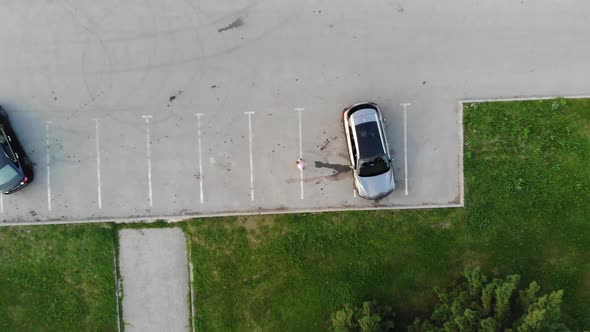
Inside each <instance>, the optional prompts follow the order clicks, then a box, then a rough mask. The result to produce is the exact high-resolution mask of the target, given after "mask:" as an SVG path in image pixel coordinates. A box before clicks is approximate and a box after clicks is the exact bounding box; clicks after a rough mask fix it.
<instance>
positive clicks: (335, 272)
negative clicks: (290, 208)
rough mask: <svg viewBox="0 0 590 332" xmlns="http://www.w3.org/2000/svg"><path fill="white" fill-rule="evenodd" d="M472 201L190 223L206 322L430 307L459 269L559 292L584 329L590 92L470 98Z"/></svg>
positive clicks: (290, 322)
mask: <svg viewBox="0 0 590 332" xmlns="http://www.w3.org/2000/svg"><path fill="white" fill-rule="evenodd" d="M464 122H465V181H466V208H464V209H446V210H420V211H407V210H406V211H379V212H346V213H322V214H303V215H278V216H263V217H239V218H218V219H201V220H194V221H192V222H190V223H187V224H185V225H184V227H185V230H186V231H187V233H188V234H190V238H191V244H192V260H193V264H194V266H195V270H196V272H195V285H194V286H195V291H196V298H195V306H196V325H197V327H198V328H199V329H200V330H220V329H228V328H233V329H236V330H252V329H263V330H306V331H307V330H318V329H325V328H326V327H327V326H328V319H329V315H330V313H331V312H332V311H334V310H335V309H337V308H338V307H339V306H340V305H341V304H343V303H352V304H358V303H359V302H361V301H363V300H367V299H376V300H378V301H380V302H382V303H390V304H392V305H393V308H394V310H395V311H396V312H397V313H398V321H399V322H402V323H403V322H408V321H409V320H410V319H411V318H412V317H413V316H414V315H415V314H416V313H425V312H427V311H428V310H429V309H431V308H432V306H433V303H434V300H435V298H434V294H433V292H432V287H433V286H446V285H449V284H450V283H451V282H452V281H453V280H455V279H457V278H458V277H459V276H460V275H461V273H462V272H463V269H464V267H465V266H475V265H478V266H481V267H482V269H483V270H484V271H485V272H486V273H487V274H490V275H497V276H504V275H506V274H513V273H518V274H521V275H522V277H523V279H522V280H521V282H522V283H527V284H528V282H529V281H530V280H537V281H538V282H539V283H540V285H541V287H542V291H547V290H549V289H559V288H562V289H564V290H565V300H564V311H565V313H566V315H567V316H566V322H567V323H568V324H569V325H570V327H574V328H582V327H585V328H589V327H590V307H589V306H588V305H587V304H588V303H590V259H589V257H590V220H589V217H588V216H589V215H590V208H589V205H590V204H589V203H590V167H589V165H590V101H588V100H568V101H565V100H549V101H532V102H510V103H504V102H503V103H483V104H477V105H468V106H467V107H466V109H465V121H464Z"/></svg>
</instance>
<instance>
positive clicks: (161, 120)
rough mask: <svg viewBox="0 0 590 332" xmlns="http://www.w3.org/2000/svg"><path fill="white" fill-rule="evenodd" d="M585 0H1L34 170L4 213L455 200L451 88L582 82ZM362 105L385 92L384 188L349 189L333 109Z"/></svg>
mask: <svg viewBox="0 0 590 332" xmlns="http://www.w3.org/2000/svg"><path fill="white" fill-rule="evenodd" d="M589 10H590V3H589V2H587V1H582V0H580V1H573V0H570V1H560V2H559V3H557V2H555V1H550V0H538V1H534V2H532V1H511V0H500V1H498V0H494V1H492V0H486V1H471V0H457V1H453V2H444V3H443V2H440V1H435V0H429V1H425V0H421V1H395V0H379V1H370V2H369V1H351V0H345V1H344V0H340V1H335V0H332V1H311V0H304V1H287V0H280V1H264V0H240V1H235V0H232V1H230V0H199V1H195V2H193V1H185V0H169V1H146V2H142V3H139V2H120V1H114V0H104V1H98V2H97V1H87V0H86V1H76V2H70V1H42V0H38V1H34V0H33V1H9V2H7V3H5V4H3V5H1V6H0V27H1V29H0V42H1V43H2V45H3V55H2V61H1V62H0V72H1V73H2V80H0V104H2V105H3V106H4V108H5V109H6V110H7V112H8V113H9V115H10V117H11V119H12V122H13V125H14V127H15V129H16V131H17V134H18V135H19V138H20V139H21V141H22V143H23V145H24V146H25V149H27V151H28V152H29V154H30V157H31V159H32V160H33V162H34V163H35V171H36V179H35V181H34V182H33V183H32V184H31V185H30V186H29V187H28V188H26V189H25V190H23V191H21V192H18V193H16V194H14V195H11V196H4V197H2V199H1V200H0V220H3V221H4V223H18V222H35V221H50V220H65V221H67V220H97V219H124V218H144V217H145V218H157V217H160V216H181V215H220V214H221V215H223V214H235V213H265V212H290V211H321V210H333V209H364V208H411V207H444V206H461V205H462V204H463V191H462V180H461V179H462V169H461V159H462V156H461V113H460V111H459V110H458V107H457V101H458V100H460V99H474V98H494V97H512V96H532V95H535V96H544V95H576V94H587V93H588V86H590V85H589V82H588V81H589V79H588V75H586V73H588V72H590V61H588V59H590V46H589V45H590V43H589V41H590V37H589V35H588V33H587V31H588V30H589V28H590V23H589V21H588V20H587V13H588V12H589ZM358 101H375V102H377V103H379V104H380V105H381V107H382V109H383V112H384V117H385V119H386V124H385V125H386V130H387V134H388V137H389V140H390V146H391V149H392V150H393V151H392V152H393V154H394V155H395V156H396V160H395V161H394V171H395V175H396V186H397V189H396V190H395V191H394V193H393V194H392V195H391V196H389V197H387V198H385V199H383V200H381V201H379V202H369V201H365V200H363V199H361V198H359V197H356V194H355V192H354V190H353V182H352V176H351V174H350V171H348V168H347V167H348V166H347V165H348V159H347V158H348V157H347V150H346V145H345V141H344V137H343V130H342V123H341V111H342V109H343V108H344V107H345V106H347V105H349V104H352V103H354V102H358ZM404 104H405V105H404ZM299 157H302V158H303V159H304V160H306V162H307V165H308V167H307V168H306V169H305V170H304V171H303V172H302V173H300V172H299V170H298V169H297V167H296V166H295V160H296V159H297V158H299Z"/></svg>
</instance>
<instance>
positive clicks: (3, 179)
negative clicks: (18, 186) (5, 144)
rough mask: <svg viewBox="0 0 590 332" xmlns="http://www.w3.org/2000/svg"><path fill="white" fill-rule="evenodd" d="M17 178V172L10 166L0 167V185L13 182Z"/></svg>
mask: <svg viewBox="0 0 590 332" xmlns="http://www.w3.org/2000/svg"><path fill="white" fill-rule="evenodd" d="M17 176H18V172H17V171H16V170H15V169H14V168H13V167H12V166H11V165H10V164H4V166H2V167H0V185H3V184H6V183H8V182H10V181H13V180H14V179H15V178H16V177H17Z"/></svg>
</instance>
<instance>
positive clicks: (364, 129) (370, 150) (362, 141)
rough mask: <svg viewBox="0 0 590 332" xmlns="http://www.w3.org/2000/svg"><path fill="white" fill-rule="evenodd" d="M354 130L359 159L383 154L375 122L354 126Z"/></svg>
mask: <svg viewBox="0 0 590 332" xmlns="http://www.w3.org/2000/svg"><path fill="white" fill-rule="evenodd" d="M355 130H356V136H357V140H358V151H359V157H360V158H361V159H366V158H370V157H374V156H379V155H382V154H385V151H383V142H382V141H381V135H380V134H379V127H378V126H377V122H376V121H370V122H365V123H361V124H359V125H356V126H355Z"/></svg>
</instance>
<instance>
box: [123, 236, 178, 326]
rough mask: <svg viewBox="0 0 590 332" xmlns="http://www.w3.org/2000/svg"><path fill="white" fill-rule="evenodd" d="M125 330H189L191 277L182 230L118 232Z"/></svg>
mask: <svg viewBox="0 0 590 332" xmlns="http://www.w3.org/2000/svg"><path fill="white" fill-rule="evenodd" d="M119 246H120V249H119V265H120V271H121V277H122V279H123V280H122V288H123V321H124V323H125V331H142V332H143V331H175V332H176V331H188V330H189V328H190V326H189V307H188V306H189V303H188V296H189V288H188V287H189V279H188V278H189V276H188V266H187V264H188V262H187V255H186V241H185V237H184V233H183V232H182V230H181V229H180V228H159V229H155V228H154V229H125V230H122V231H121V232H120V233H119Z"/></svg>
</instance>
